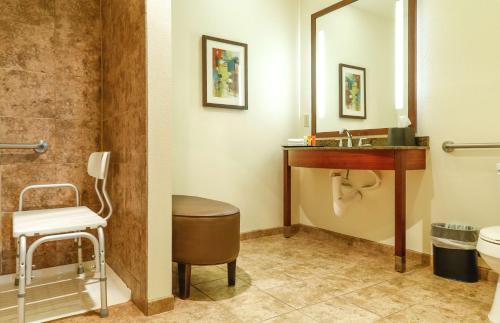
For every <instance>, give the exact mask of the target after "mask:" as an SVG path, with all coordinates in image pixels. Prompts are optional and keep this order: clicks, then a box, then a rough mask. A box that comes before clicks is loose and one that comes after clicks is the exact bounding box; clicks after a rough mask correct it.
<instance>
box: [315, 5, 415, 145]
mask: <svg viewBox="0 0 500 323" xmlns="http://www.w3.org/2000/svg"><path fill="white" fill-rule="evenodd" d="M311 23H312V25H311V27H312V28H311V29H312V34H311V36H312V73H311V74H312V133H313V134H315V135H316V136H317V137H320V138H321V137H323V138H325V137H335V136H338V135H339V133H338V131H339V130H340V129H342V128H346V129H349V130H351V131H352V133H353V134H356V135H384V134H386V133H387V128H390V127H396V126H398V120H400V119H401V117H402V118H403V119H404V118H405V117H408V118H409V119H410V120H411V122H412V126H413V127H415V129H416V122H417V120H416V95H415V94H416V81H415V77H416V53H415V52H416V36H415V33H416V0H344V1H340V2H337V3H335V4H334V5H332V6H330V7H328V8H325V9H323V10H321V11H319V12H317V13H315V14H313V15H312V19H311Z"/></svg>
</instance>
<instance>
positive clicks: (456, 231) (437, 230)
mask: <svg viewBox="0 0 500 323" xmlns="http://www.w3.org/2000/svg"><path fill="white" fill-rule="evenodd" d="M431 236H432V249H433V260H434V274H435V275H437V276H440V277H444V278H449V279H455V280H459V281H463V282H469V283H473V282H477V281H478V280H479V270H478V267H477V251H476V245H477V239H478V237H479V231H478V230H477V229H476V228H474V227H472V226H468V225H457V224H448V223H434V224H432V231H431Z"/></svg>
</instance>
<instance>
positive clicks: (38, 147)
mask: <svg viewBox="0 0 500 323" xmlns="http://www.w3.org/2000/svg"><path fill="white" fill-rule="evenodd" d="M0 149H33V150H34V151H35V152H37V153H39V154H43V153H44V152H46V151H47V150H48V149H49V143H48V142H46V141H45V140H40V141H38V142H37V143H34V144H0Z"/></svg>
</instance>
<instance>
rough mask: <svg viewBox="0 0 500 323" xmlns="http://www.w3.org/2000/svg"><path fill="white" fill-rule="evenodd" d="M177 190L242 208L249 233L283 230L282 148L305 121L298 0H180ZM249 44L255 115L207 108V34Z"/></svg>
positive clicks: (176, 17)
mask: <svg viewBox="0 0 500 323" xmlns="http://www.w3.org/2000/svg"><path fill="white" fill-rule="evenodd" d="M172 12H173V49H174V52H173V62H174V65H173V77H174V78H173V89H174V92H173V96H174V104H173V120H175V122H174V124H173V142H172V146H173V153H172V159H173V192H174V193H175V194H190V195H198V196H204V197H208V198H214V199H218V200H223V201H227V202H230V203H233V204H234V205H236V206H238V207H239V208H240V209H241V230H242V231H250V230H255V229H263V228H271V227H277V226H280V225H281V224H282V168H281V167H282V166H281V162H282V155H281V154H282V153H281V149H280V145H281V144H282V143H283V142H284V141H285V140H286V138H288V137H290V136H293V135H294V132H295V131H294V130H295V129H297V123H298V114H299V111H298V104H297V98H298V91H297V89H298V83H297V57H298V55H297V54H298V42H297V15H298V6H297V2H296V1H291V0H241V1H238V2H237V5H235V2H234V1H232V0H213V1H206V0H175V1H173V7H172ZM204 34H205V35H210V36H216V37H220V38H225V39H229V40H234V41H240V42H244V43H247V44H248V46H249V58H248V62H249V75H248V77H249V109H248V111H235V110H227V109H216V108H204V107H202V104H201V102H202V97H201V89H202V86H201V84H202V83H201V81H202V78H201V36H202V35H204Z"/></svg>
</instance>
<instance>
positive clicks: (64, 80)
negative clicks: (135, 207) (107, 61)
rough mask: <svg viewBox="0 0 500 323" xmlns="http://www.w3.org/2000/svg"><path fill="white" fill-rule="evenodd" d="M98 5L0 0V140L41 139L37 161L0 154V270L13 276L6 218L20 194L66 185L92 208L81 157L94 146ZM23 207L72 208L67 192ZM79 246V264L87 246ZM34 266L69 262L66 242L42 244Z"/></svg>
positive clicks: (50, 193)
mask: <svg viewBox="0 0 500 323" xmlns="http://www.w3.org/2000/svg"><path fill="white" fill-rule="evenodd" d="M101 112H102V111H101V19H100V0H1V1H0V142H34V141H36V140H40V139H46V140H48V142H49V145H50V148H49V151H48V152H47V153H46V154H44V155H41V156H38V155H36V154H34V153H33V152H32V151H26V150H2V151H0V215H1V222H0V227H1V230H0V236H1V239H0V243H1V265H0V272H1V273H2V274H7V273H11V272H14V271H15V242H14V240H13V239H12V212H13V211H15V210H16V209H17V203H18V196H19V193H20V191H21V189H22V188H23V187H25V186H27V185H31V184H41V183H56V182H73V183H75V184H76V185H77V186H79V188H80V190H81V193H82V202H83V203H84V204H85V205H89V206H91V207H94V208H97V205H96V204H98V200H97V198H96V196H95V193H94V191H93V182H92V181H91V178H90V177H88V176H87V173H86V162H87V158H88V155H89V154H90V153H91V152H93V151H97V150H99V148H100V142H101V121H102V118H101ZM26 200H27V201H28V203H27V206H28V207H29V208H39V207H57V206H66V205H71V203H73V195H72V194H71V192H70V191H67V190H45V191H39V192H33V193H29V194H28V195H27V196H26ZM85 246H86V252H85V254H86V258H87V259H90V258H89V255H90V250H91V249H90V246H89V245H88V244H86V245H85ZM34 260H35V265H36V266H37V267H38V268H40V267H50V266H56V265H61V264H66V263H72V262H76V248H75V246H74V244H73V242H72V241H66V242H55V243H48V244H45V245H44V246H42V247H40V248H39V250H38V251H37V253H36V255H35V258H34Z"/></svg>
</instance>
